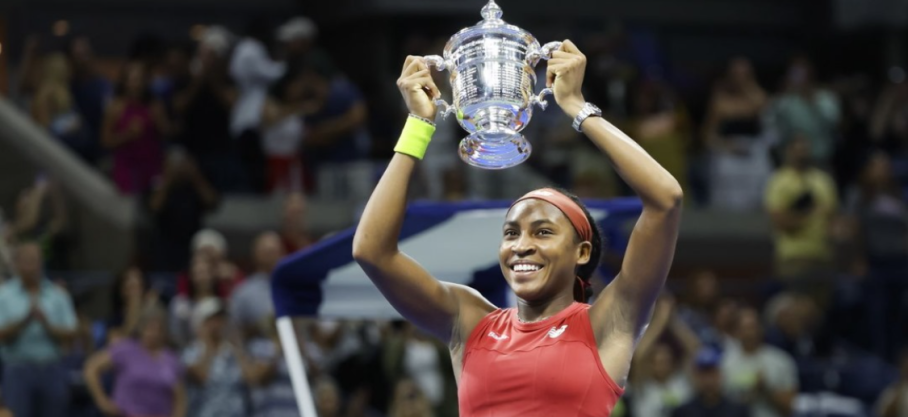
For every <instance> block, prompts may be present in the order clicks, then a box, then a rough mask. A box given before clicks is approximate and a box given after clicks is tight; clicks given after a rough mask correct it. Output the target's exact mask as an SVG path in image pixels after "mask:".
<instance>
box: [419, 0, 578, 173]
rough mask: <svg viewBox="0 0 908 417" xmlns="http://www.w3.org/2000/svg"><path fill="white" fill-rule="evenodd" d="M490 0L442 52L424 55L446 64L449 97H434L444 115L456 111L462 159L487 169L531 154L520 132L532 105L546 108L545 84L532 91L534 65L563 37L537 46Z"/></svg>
mask: <svg viewBox="0 0 908 417" xmlns="http://www.w3.org/2000/svg"><path fill="white" fill-rule="evenodd" d="M501 15H502V11H501V8H500V7H498V5H497V4H495V1H494V0H489V3H488V4H486V5H485V7H483V8H482V17H483V20H482V21H480V22H479V23H478V24H476V25H475V26H471V27H468V28H465V29H462V30H461V31H459V32H457V33H456V34H454V36H452V37H451V39H450V40H448V43H447V44H446V45H445V49H444V54H443V56H438V55H430V56H427V57H425V59H426V62H427V64H429V65H431V66H434V67H435V68H437V69H438V70H440V71H444V70H448V72H449V73H450V77H449V82H450V83H451V91H452V95H453V97H452V98H453V102H452V103H451V104H448V103H447V102H445V101H444V100H443V99H438V100H436V104H437V105H438V107H439V110H440V111H441V112H442V116H443V117H447V116H448V114H450V113H455V114H456V115H457V122H458V123H459V124H460V126H461V127H462V128H463V129H464V130H466V131H467V132H468V133H469V135H468V136H467V137H465V138H464V139H463V140H462V141H461V142H460V146H459V149H458V153H459V154H460V158H461V159H463V160H464V161H465V162H466V163H468V164H470V165H473V166H476V167H479V168H485V169H504V168H509V167H512V166H515V165H518V164H520V163H521V162H523V161H526V159H527V158H529V157H530V152H531V150H532V146H530V142H528V141H527V139H526V138H525V137H524V136H523V135H522V134H520V131H521V130H523V128H525V127H526V125H527V123H529V122H530V118H532V116H533V106H534V105H538V106H539V107H540V108H542V109H543V110H545V107H546V105H547V104H548V103H547V102H546V101H545V100H544V97H545V96H546V95H547V94H551V93H552V89H550V88H546V89H543V90H542V91H540V92H539V93H538V94H536V93H534V92H533V88H534V86H535V84H536V72H535V70H534V68H535V67H536V64H537V63H538V62H539V60H540V59H545V60H548V59H549V58H551V55H552V52H553V51H554V50H556V49H559V48H560V47H561V42H549V43H547V44H545V46H540V45H539V42H538V41H537V40H536V38H534V37H533V35H531V34H530V33H529V32H527V31H525V30H523V29H521V28H519V27H517V26H513V25H509V24H507V23H505V21H503V20H501Z"/></svg>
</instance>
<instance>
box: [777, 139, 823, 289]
mask: <svg viewBox="0 0 908 417" xmlns="http://www.w3.org/2000/svg"><path fill="white" fill-rule="evenodd" d="M810 146H811V145H810V141H808V140H807V139H806V138H804V137H795V138H793V139H791V140H790V141H789V142H788V144H787V147H786V155H785V164H784V165H783V166H782V167H780V168H779V169H778V170H777V171H776V172H775V173H773V175H772V177H771V178H770V180H769V183H768V185H767V187H766V191H765V206H766V211H767V212H768V213H769V215H770V217H771V220H772V225H773V235H774V241H775V242H774V243H775V263H776V274H777V276H778V277H779V278H781V279H782V281H783V283H784V284H785V285H786V286H787V287H789V288H790V289H792V290H796V291H810V292H811V293H812V294H814V295H815V297H816V300H817V303H818V304H819V305H820V306H821V307H825V306H826V302H827V300H826V299H827V298H828V296H829V295H828V294H829V290H830V287H831V283H829V282H828V279H829V277H828V276H826V275H824V272H828V271H829V269H830V267H831V261H832V247H831V245H830V243H831V242H830V236H829V230H830V223H831V221H832V220H833V219H834V217H835V216H836V214H837V210H838V195H837V193H836V187H835V183H834V182H833V180H832V177H831V176H830V175H829V174H828V173H826V172H824V171H822V170H820V169H819V168H817V167H815V166H813V165H812V164H811V152H810V149H811V148H810Z"/></svg>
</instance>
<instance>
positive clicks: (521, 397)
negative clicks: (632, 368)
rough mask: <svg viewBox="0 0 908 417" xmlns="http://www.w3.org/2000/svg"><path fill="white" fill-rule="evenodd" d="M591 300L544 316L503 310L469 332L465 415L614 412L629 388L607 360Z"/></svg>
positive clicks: (543, 416) (547, 416) (600, 416)
mask: <svg viewBox="0 0 908 417" xmlns="http://www.w3.org/2000/svg"><path fill="white" fill-rule="evenodd" d="M589 308H590V306H589V304H582V303H574V304H571V305H570V306H569V307H568V308H566V309H564V310H563V311H561V312H560V313H558V314H556V315H554V316H552V317H549V318H548V319H545V320H542V321H539V322H536V323H521V322H520V321H519V320H518V319H517V309H515V308H510V309H506V310H502V309H499V310H496V311H494V312H492V313H490V314H489V315H487V316H486V317H485V318H483V319H482V321H480V322H479V324H478V325H477V326H476V328H475V329H473V332H472V333H471V334H470V337H469V339H467V343H466V348H465V350H464V356H463V369H462V371H461V376H460V387H459V389H458V397H459V402H460V416H461V417H511V416H514V417H516V416H522V417H524V416H540V417H551V416H557V417H573V416H577V417H607V416H608V415H609V414H611V412H612V408H613V407H614V406H615V403H617V402H618V398H619V397H621V395H622V394H623V393H624V390H623V389H621V387H619V386H618V384H616V383H615V382H614V381H613V380H612V378H611V377H609V375H608V374H607V373H606V372H605V368H603V367H602V362H601V361H600V360H599V350H598V349H597V347H596V340H595V337H594V336H593V328H592V326H591V325H590V317H589Z"/></svg>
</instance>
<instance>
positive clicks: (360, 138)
mask: <svg viewBox="0 0 908 417" xmlns="http://www.w3.org/2000/svg"><path fill="white" fill-rule="evenodd" d="M302 79H303V82H304V84H305V85H306V86H307V91H306V95H307V96H309V97H311V98H312V100H314V101H315V102H316V103H318V106H317V109H316V110H315V111H314V112H313V113H312V114H310V115H308V116H307V117H306V122H307V124H308V126H309V131H308V133H307V135H306V141H305V143H304V144H303V158H304V160H305V164H306V168H307V170H311V171H312V172H314V175H315V179H316V182H317V184H318V185H317V192H318V194H319V195H320V196H323V197H327V198H347V199H351V200H354V201H356V200H357V199H358V198H365V197H367V196H368V193H369V191H370V190H371V185H372V184H373V183H374V181H373V180H372V177H373V173H372V172H371V170H370V169H369V168H368V166H369V165H368V164H363V163H362V162H363V161H364V160H365V159H366V158H367V157H368V155H369V151H370V149H371V145H372V143H371V142H372V139H371V136H370V134H369V131H368V129H367V128H366V122H367V120H368V116H369V113H368V109H367V107H366V102H365V99H364V97H363V95H362V93H361V92H360V90H359V88H357V87H356V85H354V84H353V83H352V82H350V81H349V80H347V79H346V78H344V77H342V76H339V75H337V74H336V72H335V71H334V69H333V68H331V67H329V66H328V64H318V65H310V66H308V67H306V68H305V69H303V72H302Z"/></svg>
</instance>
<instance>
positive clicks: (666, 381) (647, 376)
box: [630, 295, 700, 417]
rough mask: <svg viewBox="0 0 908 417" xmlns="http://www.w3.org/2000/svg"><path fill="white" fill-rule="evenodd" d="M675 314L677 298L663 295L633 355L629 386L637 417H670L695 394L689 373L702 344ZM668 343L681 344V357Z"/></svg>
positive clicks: (633, 408) (632, 408) (633, 410)
mask: <svg viewBox="0 0 908 417" xmlns="http://www.w3.org/2000/svg"><path fill="white" fill-rule="evenodd" d="M675 313H676V310H675V301H674V299H673V298H672V297H671V296H667V295H666V296H662V298H660V299H659V301H658V302H657V303H656V307H655V309H654V311H653V318H652V320H651V322H650V325H649V327H648V328H647V330H646V333H644V335H643V337H642V338H641V339H640V343H639V344H638V346H637V351H636V352H635V353H634V361H633V365H632V366H631V375H630V383H631V392H632V395H633V403H632V405H631V410H632V412H633V414H634V415H635V416H652V417H668V416H670V415H671V413H672V411H673V410H674V409H675V408H676V407H678V406H680V405H681V404H684V403H685V402H687V400H688V399H690V397H691V395H692V394H693V388H692V387H691V383H690V378H689V376H688V374H687V373H688V370H689V369H690V367H691V364H692V362H693V360H694V358H695V356H696V354H697V351H698V349H700V342H699V340H698V339H697V336H696V335H695V334H694V333H693V332H692V331H691V330H690V328H688V327H687V325H685V324H684V322H682V321H681V320H680V318H679V317H678V315H677V314H675ZM669 341H674V342H676V343H678V345H680V348H681V353H680V354H677V353H675V351H674V350H673V348H672V346H671V345H670V344H669Z"/></svg>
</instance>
